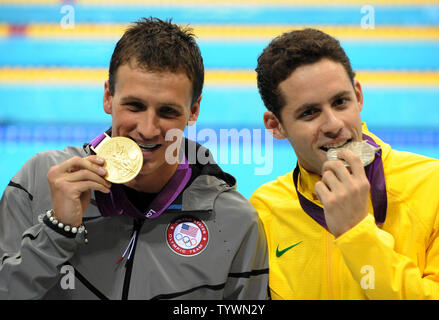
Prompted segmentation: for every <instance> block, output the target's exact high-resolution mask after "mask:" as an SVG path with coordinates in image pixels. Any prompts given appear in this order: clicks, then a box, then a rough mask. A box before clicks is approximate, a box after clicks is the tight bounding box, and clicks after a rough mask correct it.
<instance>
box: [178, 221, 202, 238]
mask: <svg viewBox="0 0 439 320" xmlns="http://www.w3.org/2000/svg"><path fill="white" fill-rule="evenodd" d="M180 232H181V233H183V234H186V235H188V236H190V237H195V236H196V235H197V232H198V228H196V227H192V226H190V225H188V224H186V223H183V224H182V225H181V230H180Z"/></svg>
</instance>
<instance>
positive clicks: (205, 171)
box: [84, 128, 236, 215]
mask: <svg viewBox="0 0 439 320" xmlns="http://www.w3.org/2000/svg"><path fill="white" fill-rule="evenodd" d="M106 133H107V134H108V135H109V136H111V128H110V129H108V130H107V131H106ZM84 149H85V150H86V152H87V153H88V154H89V153H90V147H89V145H88V144H86V145H85V146H84ZM180 151H181V152H180V157H181V158H183V156H185V157H186V158H187V159H188V161H189V165H190V169H191V177H190V179H189V181H188V183H187V184H186V186H185V188H184V189H183V191H182V192H180V194H179V195H178V196H177V197H176V199H175V200H174V201H173V202H172V203H171V204H170V205H169V206H168V208H166V210H165V212H182V211H188V212H189V211H190V212H207V213H210V212H212V211H213V208H214V202H215V199H216V198H217V196H218V195H219V194H220V193H222V192H224V191H227V190H230V189H236V179H235V178H234V177H233V176H232V175H230V174H228V173H226V172H224V171H223V170H222V169H221V168H220V167H219V166H218V164H217V163H216V162H215V160H214V159H213V157H212V154H211V152H210V151H209V149H207V148H206V147H204V146H201V145H200V144H198V143H197V142H195V141H192V140H189V139H186V138H184V139H182V145H181V148H180ZM199 155H203V161H202V163H200V161H199V159H198V156H199ZM206 160H207V161H206ZM120 189H122V188H120ZM118 192H123V191H121V190H118ZM96 195H98V197H99V196H100V195H99V192H97V191H96V192H95V193H94V199H93V202H94V203H95V204H97V203H96ZM116 202H117V199H116ZM129 207H130V209H132V208H131V207H132V206H131V205H130V206H129ZM120 209H121V208H119V209H117V208H116V210H119V211H120ZM118 213H119V214H120V212H116V214H115V215H117V214H118Z"/></svg>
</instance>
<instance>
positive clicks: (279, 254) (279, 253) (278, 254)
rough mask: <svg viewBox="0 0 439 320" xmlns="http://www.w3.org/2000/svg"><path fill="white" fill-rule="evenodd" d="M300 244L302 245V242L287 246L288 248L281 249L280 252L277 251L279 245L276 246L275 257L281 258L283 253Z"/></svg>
mask: <svg viewBox="0 0 439 320" xmlns="http://www.w3.org/2000/svg"><path fill="white" fill-rule="evenodd" d="M300 243H302V241H299V242H297V243H295V244H293V245H291V246H289V247H288V248H285V249H283V250H281V251H279V245H277V248H276V257H278V258H279V257H280V256H282V255H283V254H284V253H285V252H287V251H288V250H290V249H291V248H294V247H295V246H297V245H298V244H300Z"/></svg>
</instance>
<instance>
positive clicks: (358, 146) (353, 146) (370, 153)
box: [326, 140, 380, 167]
mask: <svg viewBox="0 0 439 320" xmlns="http://www.w3.org/2000/svg"><path fill="white" fill-rule="evenodd" d="M343 149H348V150H350V151H352V152H353V153H354V154H356V155H357V156H359V157H360V159H361V162H362V164H363V167H365V166H367V165H368V164H370V163H372V162H373V160H374V159H375V152H377V151H378V150H379V149H380V148H377V147H374V146H372V145H371V144H369V143H368V142H367V141H366V140H364V141H361V142H360V141H352V142H349V143H347V144H345V145H343V146H341V147H339V148H330V149H329V150H328V152H327V153H326V159H327V160H339V158H338V152H340V150H343ZM342 161H343V160H342ZM343 163H344V165H345V166H346V167H348V166H349V164H347V163H346V162H345V161H343Z"/></svg>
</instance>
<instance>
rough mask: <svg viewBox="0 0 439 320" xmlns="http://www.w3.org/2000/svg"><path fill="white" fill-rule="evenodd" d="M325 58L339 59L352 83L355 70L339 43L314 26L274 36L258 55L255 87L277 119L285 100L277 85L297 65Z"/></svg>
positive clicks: (335, 60)
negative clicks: (256, 85)
mask: <svg viewBox="0 0 439 320" xmlns="http://www.w3.org/2000/svg"><path fill="white" fill-rule="evenodd" d="M324 58H327V59H330V60H333V61H334V62H339V63H341V64H342V65H343V67H344V69H345V70H346V72H347V74H348V76H349V79H350V80H351V82H352V84H354V78H355V72H354V71H353V70H352V67H351V63H350V61H349V58H348V57H347V55H346V53H345V51H344V50H343V48H342V47H341V45H340V42H339V41H338V40H337V39H335V38H333V37H331V36H330V35H328V34H326V33H324V32H322V31H320V30H316V29H311V28H306V29H303V30H295V31H291V32H287V33H284V34H282V35H281V36H279V37H276V38H274V39H273V40H272V41H271V42H270V44H269V45H268V46H267V47H266V48H265V49H264V51H263V52H262V54H261V55H260V56H259V58H258V65H257V67H256V73H257V81H258V89H259V93H260V94H261V97H262V100H263V102H264V104H265V106H266V107H267V109H268V110H270V111H271V112H273V113H274V114H275V115H276V116H277V117H278V118H279V120H280V119H281V118H280V111H281V110H282V108H283V107H284V106H285V101H284V99H283V97H282V95H281V94H280V92H279V90H278V88H279V83H281V82H282V81H284V80H286V79H287V78H288V77H289V76H290V74H291V73H292V72H293V71H294V70H295V69H296V68H298V67H300V66H302V65H306V64H312V63H315V62H318V61H320V60H322V59H324Z"/></svg>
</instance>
